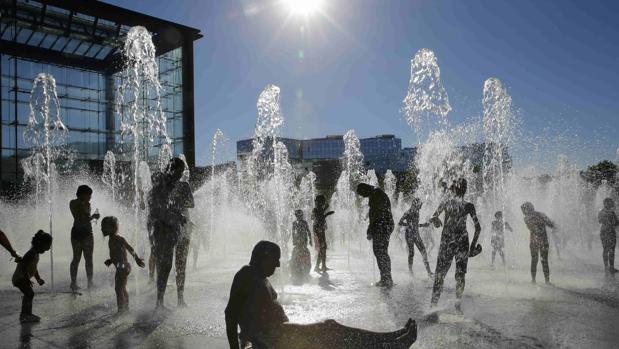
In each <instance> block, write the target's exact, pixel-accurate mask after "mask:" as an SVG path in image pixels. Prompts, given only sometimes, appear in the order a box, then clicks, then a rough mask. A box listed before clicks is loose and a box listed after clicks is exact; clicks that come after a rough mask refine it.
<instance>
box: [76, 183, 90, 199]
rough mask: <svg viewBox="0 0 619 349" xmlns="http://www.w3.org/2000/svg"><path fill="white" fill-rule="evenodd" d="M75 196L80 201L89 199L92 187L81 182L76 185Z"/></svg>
mask: <svg viewBox="0 0 619 349" xmlns="http://www.w3.org/2000/svg"><path fill="white" fill-rule="evenodd" d="M75 196H77V198H78V199H80V200H82V201H90V198H91V197H92V188H91V187H89V186H87V185H86V184H82V185H80V186H79V187H77V192H75Z"/></svg>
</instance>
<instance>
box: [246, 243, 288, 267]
mask: <svg viewBox="0 0 619 349" xmlns="http://www.w3.org/2000/svg"><path fill="white" fill-rule="evenodd" d="M271 256H273V257H277V258H278V259H279V257H281V250H280V248H279V246H278V245H277V244H276V243H274V242H271V241H266V240H262V241H259V242H258V243H257V244H256V246H254V249H253V250H252V251H251V258H250V260H249V265H252V266H257V265H258V264H260V262H261V261H262V260H264V259H266V258H268V257H271Z"/></svg>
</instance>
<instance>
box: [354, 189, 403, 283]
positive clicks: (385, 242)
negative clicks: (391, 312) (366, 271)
mask: <svg viewBox="0 0 619 349" xmlns="http://www.w3.org/2000/svg"><path fill="white" fill-rule="evenodd" d="M357 194H358V195H360V196H362V197H365V198H368V199H369V205H370V212H369V218H370V224H369V225H368V230H367V239H368V240H372V248H373V250H374V256H376V262H377V264H378V270H379V271H380V280H379V281H378V282H376V283H375V285H376V286H379V287H390V286H393V279H392V278H391V258H389V251H388V250H389V238H390V237H391V233H392V232H393V228H394V223H393V216H392V215H391V201H389V196H387V194H385V192H384V191H382V190H381V189H380V188H377V187H374V186H371V185H369V184H365V183H361V184H359V185H357Z"/></svg>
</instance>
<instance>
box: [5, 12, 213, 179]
mask: <svg viewBox="0 0 619 349" xmlns="http://www.w3.org/2000/svg"><path fill="white" fill-rule="evenodd" d="M0 4H1V8H0V10H1V13H0V37H1V39H0V77H1V87H0V114H1V115H0V116H1V118H0V120H1V125H0V126H1V132H0V155H1V161H0V179H1V181H2V183H11V182H19V181H21V180H22V177H23V170H22V169H21V166H20V160H21V159H23V158H24V157H26V156H28V155H30V149H29V148H28V146H27V144H25V142H24V137H23V134H24V131H25V128H26V126H27V124H28V118H29V114H30V106H29V99H30V92H31V90H32V84H33V80H34V78H35V77H36V76H37V75H38V74H39V73H50V74H51V75H53V76H54V78H55V80H56V86H57V93H58V97H59V101H60V116H61V119H62V121H63V122H64V124H65V125H66V126H67V127H68V129H69V134H68V140H67V142H68V143H67V145H68V147H69V148H70V149H71V150H72V152H74V154H75V158H76V160H78V162H79V161H81V162H97V161H99V162H100V161H102V160H103V157H104V155H105V153H106V152H107V151H108V150H111V151H113V152H114V153H115V154H116V156H117V159H120V160H126V159H127V156H126V154H127V151H128V149H129V146H128V144H127V143H126V139H124V136H123V135H121V131H120V126H121V119H122V118H123V117H125V116H124V115H126V105H119V104H118V103H117V100H118V99H117V89H118V86H119V84H121V83H122V81H121V80H122V72H121V70H122V67H123V65H122V57H121V55H122V52H121V48H122V45H123V44H124V38H125V37H126V34H127V32H128V31H129V29H130V28H131V27H133V26H138V25H139V26H143V27H145V28H146V29H147V30H148V31H149V32H150V33H151V34H152V36H153V42H154V44H155V47H156V55H157V63H158V67H159V80H160V82H161V85H162V90H161V96H160V100H161V108H162V112H163V113H164V115H165V116H166V120H167V123H166V127H167V133H168V136H169V137H170V139H171V142H172V144H171V148H172V151H173V153H174V154H175V155H178V154H181V153H182V154H185V157H186V159H187V163H188V164H189V166H190V167H194V166H195V145H194V144H195V141H194V137H195V136H194V102H193V95H194V92H193V88H194V86H193V85H194V84H193V42H194V41H195V40H197V39H199V38H201V37H202V35H201V34H200V31H199V30H198V29H194V28H190V27H187V26H183V25H180V24H176V23H172V22H169V21H166V20H163V19H159V18H155V17H151V16H148V15H144V14H141V13H138V12H134V11H130V10H126V9H123V8H120V7H117V6H113V5H109V4H106V3H103V2H100V1H79V0H63V1H61V0H37V1H31V0H29V1H26V0H0ZM140 98H143V99H144V101H142V102H143V105H145V106H146V107H147V108H148V107H153V105H154V101H153V100H152V97H151V96H150V95H148V94H145V95H144V96H143V97H140ZM159 144H160V140H159V141H157V140H156V141H155V142H154V144H153V146H152V147H151V149H150V150H149V152H148V153H149V155H151V156H154V155H156V154H158V149H157V147H158V146H159Z"/></svg>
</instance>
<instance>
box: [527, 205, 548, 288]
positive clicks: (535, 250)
mask: <svg viewBox="0 0 619 349" xmlns="http://www.w3.org/2000/svg"><path fill="white" fill-rule="evenodd" d="M520 209H521V210H522V213H523V214H524V223H525V224H526V226H527V228H529V231H530V232H531V240H530V243H529V248H530V250H531V282H532V283H535V275H536V274H537V260H538V259H539V256H540V255H541V256H542V270H543V271H544V278H545V279H546V284H550V267H549V266H548V234H547V233H546V227H550V228H553V229H554V227H555V224H554V223H553V222H552V221H551V220H550V219H549V218H548V217H547V216H546V215H545V214H543V213H541V212H538V211H535V208H534V207H533V204H532V203H530V202H528V201H527V202H525V203H524V204H522V206H520Z"/></svg>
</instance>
